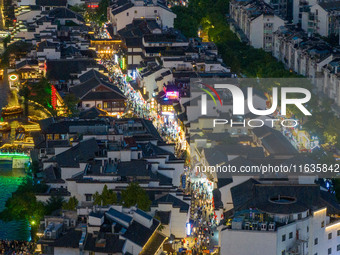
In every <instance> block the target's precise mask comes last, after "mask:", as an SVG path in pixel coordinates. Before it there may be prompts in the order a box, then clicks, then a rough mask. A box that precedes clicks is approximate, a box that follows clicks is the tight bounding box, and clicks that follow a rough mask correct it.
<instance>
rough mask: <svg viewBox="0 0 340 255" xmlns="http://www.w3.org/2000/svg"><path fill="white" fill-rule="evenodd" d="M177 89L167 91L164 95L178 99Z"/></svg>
mask: <svg viewBox="0 0 340 255" xmlns="http://www.w3.org/2000/svg"><path fill="white" fill-rule="evenodd" d="M178 95H179V93H178V91H168V92H166V97H167V98H169V99H178Z"/></svg>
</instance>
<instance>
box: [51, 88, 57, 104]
mask: <svg viewBox="0 0 340 255" xmlns="http://www.w3.org/2000/svg"><path fill="white" fill-rule="evenodd" d="M51 92H52V93H51V102H52V107H53V109H55V108H56V107H57V90H56V88H55V87H54V86H53V85H51Z"/></svg>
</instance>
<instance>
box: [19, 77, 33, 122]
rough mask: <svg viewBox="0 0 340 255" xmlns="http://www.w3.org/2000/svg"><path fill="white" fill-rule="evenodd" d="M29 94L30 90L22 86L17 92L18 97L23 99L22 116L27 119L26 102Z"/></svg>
mask: <svg viewBox="0 0 340 255" xmlns="http://www.w3.org/2000/svg"><path fill="white" fill-rule="evenodd" d="M30 94H31V90H30V89H29V87H28V86H27V85H26V84H24V85H23V86H22V88H21V89H20V90H19V95H20V96H22V97H23V98H24V115H25V117H28V100H29V97H30Z"/></svg>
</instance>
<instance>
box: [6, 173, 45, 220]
mask: <svg viewBox="0 0 340 255" xmlns="http://www.w3.org/2000/svg"><path fill="white" fill-rule="evenodd" d="M46 188H47V187H46V185H41V184H36V183H34V181H33V180H32V179H31V178H29V177H27V178H25V179H24V180H23V182H22V183H21V184H20V185H19V187H18V189H17V190H16V191H15V192H14V193H13V194H12V197H10V198H9V199H8V200H7V201H6V205H5V207H6V208H5V210H3V211H2V212H1V213H0V219H1V220H3V221H11V220H22V219H26V220H28V221H29V222H31V221H33V220H34V221H35V222H39V221H40V220H41V219H42V218H43V217H44V214H45V206H44V204H43V203H42V202H39V201H37V199H36V196H35V194H36V193H43V192H45V191H46Z"/></svg>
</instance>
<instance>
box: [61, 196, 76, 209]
mask: <svg viewBox="0 0 340 255" xmlns="http://www.w3.org/2000/svg"><path fill="white" fill-rule="evenodd" d="M78 203H79V201H78V199H77V198H76V197H74V196H73V197H70V199H69V200H68V201H67V202H64V203H63V205H62V209H64V210H69V211H76V210H77V206H78Z"/></svg>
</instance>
